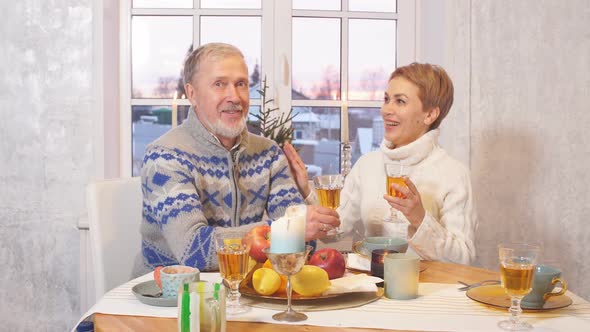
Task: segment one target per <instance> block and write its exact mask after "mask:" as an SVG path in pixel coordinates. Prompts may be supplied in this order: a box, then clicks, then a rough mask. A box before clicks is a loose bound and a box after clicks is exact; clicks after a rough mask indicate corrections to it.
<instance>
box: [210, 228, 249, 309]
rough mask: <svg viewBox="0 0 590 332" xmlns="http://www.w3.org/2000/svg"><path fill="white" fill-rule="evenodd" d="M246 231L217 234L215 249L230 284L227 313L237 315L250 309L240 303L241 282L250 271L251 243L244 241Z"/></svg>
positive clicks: (220, 266) (223, 272) (221, 270)
mask: <svg viewBox="0 0 590 332" xmlns="http://www.w3.org/2000/svg"><path fill="white" fill-rule="evenodd" d="M245 235H246V231H237V230H236V231H228V232H219V233H216V234H215V237H214V241H215V251H216V252H217V258H218V259H219V272H220V273H221V276H222V277H223V279H225V281H227V283H228V284H229V286H230V292H229V293H228V295H227V297H228V300H227V314H228V315H235V314H240V313H244V312H246V311H248V310H250V309H249V308H248V307H246V306H244V305H241V304H240V290H239V288H240V282H241V281H242V280H243V279H244V278H245V277H246V274H247V273H248V260H249V254H250V244H249V243H246V241H242V239H243V238H244V236H245Z"/></svg>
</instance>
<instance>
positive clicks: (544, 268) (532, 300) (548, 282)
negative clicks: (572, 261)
mask: <svg viewBox="0 0 590 332" xmlns="http://www.w3.org/2000/svg"><path fill="white" fill-rule="evenodd" d="M533 273H534V274H533V288H532V290H531V292H530V293H529V294H528V295H527V296H525V297H523V298H522V302H521V303H522V306H523V307H525V308H531V309H540V308H543V306H544V305H545V302H547V300H548V299H549V298H550V297H552V296H559V295H563V294H565V292H566V291H567V283H566V282H565V280H564V279H563V278H562V277H561V271H560V270H559V269H557V268H555V267H551V266H549V265H537V266H535V268H534V269H533ZM558 284H559V285H560V286H561V290H559V291H556V292H554V291H553V290H554V288H555V286H556V285H558Z"/></svg>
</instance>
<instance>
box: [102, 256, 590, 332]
mask: <svg viewBox="0 0 590 332" xmlns="http://www.w3.org/2000/svg"><path fill="white" fill-rule="evenodd" d="M420 264H421V272H420V277H419V282H420V285H427V284H430V283H432V285H440V284H447V285H443V286H444V287H447V288H451V289H452V291H451V290H449V289H447V291H448V292H456V293H461V295H454V296H456V297H458V298H459V299H460V300H461V301H465V302H469V303H468V304H469V305H476V304H477V305H479V306H477V307H475V310H476V311H478V310H482V312H485V313H489V314H491V315H492V316H493V319H497V320H501V319H504V318H507V317H508V311H507V309H504V308H496V307H493V306H488V305H485V304H481V303H476V302H475V301H471V300H469V299H467V297H466V296H465V295H464V294H465V292H460V291H458V290H457V288H459V287H460V286H461V285H460V284H459V282H462V283H466V284H473V283H477V282H480V281H482V280H489V279H494V280H496V279H497V280H499V279H500V275H499V272H498V271H492V270H488V269H484V268H480V267H475V266H468V265H460V264H454V263H446V262H436V261H422V262H421V263H420ZM455 286H456V287H455ZM568 293H569V292H568ZM452 294H455V293H452ZM569 294H570V297H573V298H575V301H574V306H571V307H570V309H569V310H570V311H567V312H566V311H564V312H561V313H560V311H559V310H557V311H555V312H556V314H554V315H552V316H548V317H553V318H554V319H560V318H561V316H563V317H564V318H568V319H569V320H564V321H563V323H561V322H560V321H555V322H554V323H555V324H557V326H562V325H560V324H565V325H563V327H564V329H563V330H571V327H572V326H580V327H582V328H583V330H585V328H586V327H590V304H589V303H588V302H587V301H585V300H584V299H582V298H579V297H577V296H575V295H574V294H571V293H569ZM380 301H385V302H387V301H391V300H389V299H386V298H383V299H380V300H378V301H377V302H380ZM471 302H473V303H474V304H472V303H471ZM475 303H476V304H475ZM459 307H460V306H459ZM480 307H481V309H480ZM359 310H360V311H357V312H358V313H359V314H361V312H362V307H361V309H359ZM417 310H418V312H417V313H416V314H418V315H417V316H416V317H421V316H420V315H419V312H420V308H418V309H417ZM561 310H563V309H561ZM346 315H350V314H346ZM382 315H383V319H388V318H387V317H393V316H389V315H388V313H387V312H386V311H384V312H383V313H382ZM423 316H424V317H423V319H431V320H432V319H434V320H436V319H437V317H439V316H438V315H437V312H436V311H435V312H434V314H429V313H428V312H426V311H425V313H424V315H423ZM475 316H477V314H476V315H475ZM441 317H442V316H441ZM452 317H456V316H452ZM465 317H466V319H468V317H469V316H467V315H466V316H465ZM535 317H537V318H535ZM487 319H490V318H489V317H487ZM531 319H533V320H536V319H537V320H538V319H539V318H538V316H532V318H531ZM93 321H94V330H95V331H146V332H151V331H153V332H156V331H159V332H160V331H177V330H178V326H177V319H176V318H172V317H168V318H166V317H148V316H138V315H125V314H118V313H113V312H109V313H104V312H98V311H97V312H93ZM487 322H490V320H488V321H487ZM536 323H537V324H539V321H536ZM536 323H535V322H533V325H535V324H536ZM458 324H459V325H458V326H460V322H459V323H458ZM586 324H587V325H586ZM490 325H493V324H490ZM392 326H395V324H393V325H392V324H389V325H384V326H383V327H381V326H379V325H378V324H377V325H375V324H373V326H371V327H363V326H354V327H350V326H334V324H332V325H331V326H318V325H313V324H311V325H306V322H301V323H300V324H281V323H279V322H272V320H268V321H266V322H260V321H242V320H239V319H238V320H233V319H231V317H230V318H228V321H227V331H269V332H270V331H277V330H278V329H280V330H281V331H282V332H289V331H309V332H327V331H331V332H332V331H348V332H361V331H380V330H381V331H382V330H384V329H387V330H389V331H419V330H421V329H420V327H419V326H417V328H414V327H412V325H407V324H406V325H401V327H400V328H399V329H396V328H395V327H394V328H393V329H392V328H391V327H392ZM449 326H454V325H446V328H445V325H441V329H440V330H447V331H448V330H455V329H454V328H452V327H449ZM408 327H409V328H408ZM428 330H430V331H432V330H433V329H428ZM466 330H470V329H466ZM477 330H478V331H484V330H490V331H491V330H496V327H495V326H493V329H486V328H483V327H482V328H481V329H479V328H478V329H477ZM549 330H551V331H557V330H561V329H560V328H558V329H549Z"/></svg>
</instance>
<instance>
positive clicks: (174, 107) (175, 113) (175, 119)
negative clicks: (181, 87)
mask: <svg viewBox="0 0 590 332" xmlns="http://www.w3.org/2000/svg"><path fill="white" fill-rule="evenodd" d="M177 97H178V92H177V91H174V99H172V128H176V126H177V125H178V110H177V108H178V104H177V100H176V98H177Z"/></svg>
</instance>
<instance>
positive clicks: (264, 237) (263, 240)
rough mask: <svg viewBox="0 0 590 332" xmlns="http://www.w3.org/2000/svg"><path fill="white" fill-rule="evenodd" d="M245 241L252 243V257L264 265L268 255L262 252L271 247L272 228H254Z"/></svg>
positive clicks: (265, 226) (267, 226)
mask: <svg viewBox="0 0 590 332" xmlns="http://www.w3.org/2000/svg"><path fill="white" fill-rule="evenodd" d="M244 241H247V243H250V257H252V258H253V259H254V260H255V261H257V262H258V263H264V261H266V254H265V253H264V252H263V251H262V250H263V249H264V248H268V247H270V226H269V225H260V226H256V227H254V228H252V229H251V230H250V231H249V232H248V233H247V234H246V237H245V238H244Z"/></svg>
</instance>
